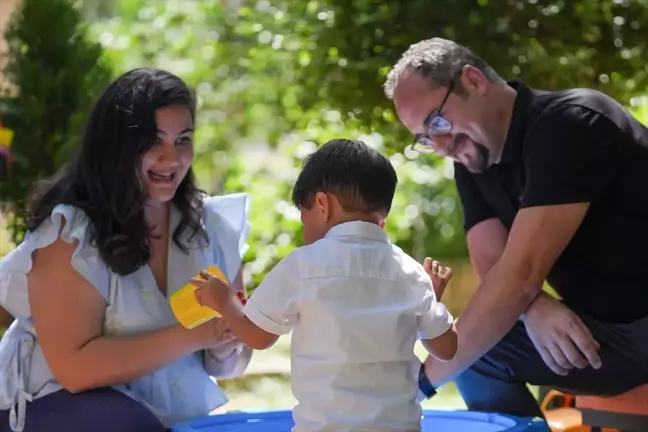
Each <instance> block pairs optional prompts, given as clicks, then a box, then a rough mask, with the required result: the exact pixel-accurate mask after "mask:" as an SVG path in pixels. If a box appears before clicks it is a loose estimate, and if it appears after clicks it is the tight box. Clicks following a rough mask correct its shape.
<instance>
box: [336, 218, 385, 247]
mask: <svg viewBox="0 0 648 432" xmlns="http://www.w3.org/2000/svg"><path fill="white" fill-rule="evenodd" d="M325 237H326V238H340V237H361V238H364V239H368V240H375V241H379V242H382V243H389V237H388V236H387V233H385V230H383V229H382V228H380V226H378V225H377V224H375V223H371V222H364V221H353V222H344V223H341V224H339V225H335V226H334V227H333V228H331V229H330V230H329V231H328V232H327V233H326V236H325Z"/></svg>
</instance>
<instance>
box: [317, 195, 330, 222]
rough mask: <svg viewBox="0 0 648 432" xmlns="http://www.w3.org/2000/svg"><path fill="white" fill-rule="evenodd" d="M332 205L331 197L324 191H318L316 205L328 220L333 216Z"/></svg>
mask: <svg viewBox="0 0 648 432" xmlns="http://www.w3.org/2000/svg"><path fill="white" fill-rule="evenodd" d="M330 205H331V203H330V200H329V197H328V196H327V195H326V194H325V193H324V192H317V193H316V194H315V206H316V207H317V211H318V212H319V213H320V214H321V215H322V217H323V218H324V220H325V221H328V220H329V218H330V217H331V209H330Z"/></svg>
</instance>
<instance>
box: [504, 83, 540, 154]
mask: <svg viewBox="0 0 648 432" xmlns="http://www.w3.org/2000/svg"><path fill="white" fill-rule="evenodd" d="M508 85H509V86H510V87H513V88H514V89H515V90H516V91H517V96H516V97H515V103H514V104H513V115H512V116H511V123H510V125H509V129H508V133H507V135H506V142H505V143H504V150H503V151H502V159H501V161H500V163H506V162H513V161H515V160H516V159H517V156H518V154H519V150H520V149H521V147H522V141H524V139H523V138H524V133H525V132H526V129H527V124H528V122H529V113H530V111H531V109H530V108H531V104H532V103H533V99H534V95H533V91H532V90H531V89H530V88H529V87H528V86H527V85H526V84H525V83H524V82H522V81H521V80H513V81H509V82H508Z"/></svg>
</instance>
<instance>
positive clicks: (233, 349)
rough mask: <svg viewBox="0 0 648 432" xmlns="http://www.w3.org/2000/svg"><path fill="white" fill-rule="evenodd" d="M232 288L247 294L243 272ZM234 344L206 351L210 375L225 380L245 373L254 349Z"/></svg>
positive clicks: (205, 355)
mask: <svg viewBox="0 0 648 432" xmlns="http://www.w3.org/2000/svg"><path fill="white" fill-rule="evenodd" d="M231 286H232V289H233V290H234V291H242V292H243V293H245V292H246V291H245V284H244V283H243V273H242V271H240V270H239V272H238V274H237V275H236V277H235V278H234V280H233V281H232V284H231ZM245 297H247V294H246V296H245ZM234 342H235V343H233V344H232V343H226V344H224V345H221V346H219V347H215V348H209V349H206V350H205V353H204V360H203V363H204V365H205V369H206V370H207V373H208V374H209V375H211V376H213V377H215V378H221V379H223V378H235V377H237V376H240V375H242V374H243V372H245V369H247V367H248V365H249V364H250V360H251V359H252V348H250V347H249V346H247V345H243V344H242V343H241V342H238V341H234Z"/></svg>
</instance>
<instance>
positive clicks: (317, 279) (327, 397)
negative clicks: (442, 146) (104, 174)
mask: <svg viewBox="0 0 648 432" xmlns="http://www.w3.org/2000/svg"><path fill="white" fill-rule="evenodd" d="M396 183H397V179H396V172H395V171H394V168H393V167H392V165H391V163H390V161H389V159H387V158H386V157H385V156H383V155H381V154H379V153H378V152H377V151H375V150H373V149H372V148H370V147H369V146H367V145H366V144H364V143H362V142H360V141H350V140H344V139H336V140H332V141H329V142H328V143H326V144H325V145H324V146H322V147H321V148H320V149H318V150H317V151H316V152H315V153H313V154H311V155H310V156H308V157H307V158H306V159H305V161H304V164H303V167H302V171H301V173H300V174H299V177H298V179H297V182H296V183H295V186H294V189H293V201H294V203H295V205H296V206H297V207H298V208H299V210H300V211H301V219H302V222H303V225H304V243H305V244H306V245H305V246H303V247H300V248H297V249H295V250H294V251H292V252H291V253H290V254H288V255H287V256H286V257H285V258H284V259H283V260H281V262H279V263H278V264H277V265H276V266H275V267H274V268H273V269H272V270H271V271H270V272H269V273H268V275H267V276H266V278H265V279H264V281H263V282H262V283H261V285H259V287H258V288H257V289H256V290H255V291H254V294H253V295H252V296H251V297H250V299H249V300H248V302H247V304H246V305H245V306H244V307H242V308H241V303H240V301H239V300H238V299H237V298H236V296H235V295H234V294H233V293H232V290H231V289H230V288H229V287H228V286H227V285H226V284H225V283H223V282H221V281H220V280H219V279H217V278H215V277H212V276H211V275H210V274H209V273H206V272H204V273H202V274H201V278H196V279H193V280H192V282H193V283H194V284H195V285H196V286H197V287H198V289H197V290H196V298H197V299H198V302H199V303H201V304H202V305H205V306H208V307H211V308H213V309H215V310H217V311H218V312H220V313H221V315H222V316H223V318H224V319H225V320H226V321H227V323H228V324H229V327H230V329H231V331H232V333H233V334H234V335H235V336H236V337H237V338H238V339H240V340H241V341H242V342H244V343H245V344H247V345H249V346H250V347H252V348H254V349H266V348H268V347H270V346H272V345H273V344H274V343H275V342H276V340H277V338H278V337H279V336H280V335H283V334H287V333H289V332H290V331H291V330H292V331H293V335H292V346H291V369H292V388H293V393H294V395H295V397H296V399H297V400H298V402H299V403H298V405H297V406H296V407H295V408H294V411H293V417H294V420H295V428H294V429H293V431H295V432H311V431H313V432H314V431H317V432H321V431H335V432H345V431H372V432H382V431H390V432H392V431H419V430H420V420H421V407H420V405H419V404H418V403H417V400H416V398H417V390H418V388H417V376H418V373H419V368H420V361H419V360H418V359H417V357H416V355H415V354H414V351H413V348H414V343H415V342H416V339H417V335H418V337H419V338H420V339H421V341H422V343H423V345H424V346H425V348H426V349H427V350H428V351H429V352H430V354H432V355H433V356H435V357H437V358H438V359H440V360H444V361H447V360H450V359H451V358H452V357H453V356H454V354H455V352H456V350H457V335H456V333H455V330H454V326H453V319H452V316H451V315H450V314H449V313H448V311H447V309H446V308H445V307H444V306H443V305H442V304H441V303H438V302H437V300H436V298H435V290H434V288H436V289H437V291H438V293H439V295H440V294H441V293H442V292H443V289H444V288H445V284H446V283H447V281H448V279H449V278H450V274H451V272H450V269H448V268H445V267H443V266H440V265H438V263H436V262H434V263H433V264H432V261H431V260H430V259H427V260H426V261H427V262H426V267H428V271H427V272H426V269H424V267H423V266H422V265H421V264H419V263H418V262H416V261H415V260H414V259H413V258H411V257H410V256H408V255H407V254H405V253H404V252H403V251H402V250H401V249H400V248H398V247H397V246H394V245H392V244H391V243H390V242H389V239H388V237H387V235H386V234H385V232H384V230H383V228H384V225H385V219H386V218H387V214H388V213H389V210H390V208H391V204H392V198H393V196H394V191H395V189H396ZM428 272H429V273H430V274H428ZM431 277H434V278H435V279H436V280H435V283H436V284H438V286H436V287H434V288H433V282H432V281H431Z"/></svg>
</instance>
